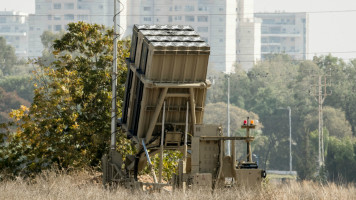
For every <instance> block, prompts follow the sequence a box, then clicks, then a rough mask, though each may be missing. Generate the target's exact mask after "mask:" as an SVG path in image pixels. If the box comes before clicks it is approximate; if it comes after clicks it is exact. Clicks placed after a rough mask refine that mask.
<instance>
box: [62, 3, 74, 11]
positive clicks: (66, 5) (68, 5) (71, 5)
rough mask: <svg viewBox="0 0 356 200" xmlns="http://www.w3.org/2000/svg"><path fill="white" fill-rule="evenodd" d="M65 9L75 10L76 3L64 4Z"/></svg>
mask: <svg viewBox="0 0 356 200" xmlns="http://www.w3.org/2000/svg"><path fill="white" fill-rule="evenodd" d="M64 9H67V10H73V9H74V3H65V4H64Z"/></svg>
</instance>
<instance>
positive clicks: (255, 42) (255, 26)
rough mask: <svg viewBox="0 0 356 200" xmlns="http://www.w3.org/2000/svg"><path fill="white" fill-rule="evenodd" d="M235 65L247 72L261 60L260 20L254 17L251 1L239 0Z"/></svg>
mask: <svg viewBox="0 0 356 200" xmlns="http://www.w3.org/2000/svg"><path fill="white" fill-rule="evenodd" d="M238 11H239V12H238V14H239V24H238V27H237V39H236V42H237V52H236V54H237V64H238V65H240V66H241V67H242V69H244V70H246V71H248V70H249V69H251V68H252V67H253V66H254V64H255V63H256V62H257V61H258V60H260V59H261V20H260V19H256V18H255V17H254V14H253V11H254V4H253V0H239V6H238Z"/></svg>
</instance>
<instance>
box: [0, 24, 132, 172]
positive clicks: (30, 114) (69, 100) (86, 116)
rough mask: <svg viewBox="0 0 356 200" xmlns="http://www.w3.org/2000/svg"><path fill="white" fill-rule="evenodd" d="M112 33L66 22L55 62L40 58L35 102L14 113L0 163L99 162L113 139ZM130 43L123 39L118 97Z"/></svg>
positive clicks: (30, 168)
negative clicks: (13, 126)
mask: <svg viewBox="0 0 356 200" xmlns="http://www.w3.org/2000/svg"><path fill="white" fill-rule="evenodd" d="M113 37H114V35H113V31H112V29H106V28H105V27H104V26H101V25H90V24H86V23H84V22H78V23H70V24H68V32H67V33H65V34H64V35H63V36H62V37H61V38H60V39H58V40H56V41H55V42H54V45H53V51H52V53H53V54H54V55H55V60H54V62H52V63H51V64H50V65H49V66H46V65H44V64H43V63H41V62H36V64H38V65H39V66H40V70H41V71H38V72H37V73H36V74H35V80H36V81H37V84H36V89H35V90H34V99H33V103H32V104H31V106H30V107H29V108H26V107H22V108H21V109H19V110H15V111H13V112H12V113H11V116H12V117H13V119H14V122H15V125H16V126H17V131H16V133H14V134H10V133H7V142H6V145H5V147H3V148H0V154H3V155H7V156H5V157H4V158H3V159H1V160H0V168H7V169H10V170H12V171H20V170H21V171H22V172H35V171H39V170H41V169H43V168H46V167H49V166H51V165H52V164H54V163H56V164H57V165H58V166H59V167H64V168H66V167H69V166H87V165H91V166H96V165H98V164H99V160H100V158H101V156H102V154H103V153H104V152H105V151H106V150H107V147H108V142H109V139H110V121H111V120H110V119H111V116H110V113H111V112H110V107H111V97H112V94H111V71H112V70H111V69H112V62H113V56H112V54H113V53H112V52H113V45H112V43H113ZM129 45H130V44H129V42H128V41H120V42H119V48H118V49H119V52H118V59H117V62H118V68H119V69H118V74H117V75H118V83H119V88H118V94H117V95H118V96H119V98H118V99H119V100H120V99H122V96H123V90H124V88H123V86H122V85H124V82H125V78H126V75H125V74H126V68H125V67H124V59H125V58H126V57H128V54H129V52H128V49H129ZM37 61H38V60H37ZM118 105H120V102H118ZM118 110H120V107H118ZM121 139H122V138H121ZM119 141H120V140H119ZM123 145H124V146H127V143H124V144H123ZM119 147H120V145H119ZM125 148H128V147H125Z"/></svg>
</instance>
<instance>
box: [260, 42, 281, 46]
mask: <svg viewBox="0 0 356 200" xmlns="http://www.w3.org/2000/svg"><path fill="white" fill-rule="evenodd" d="M261 45H262V46H281V43H277V42H265V43H261Z"/></svg>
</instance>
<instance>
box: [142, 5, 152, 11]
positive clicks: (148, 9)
mask: <svg viewBox="0 0 356 200" xmlns="http://www.w3.org/2000/svg"><path fill="white" fill-rule="evenodd" d="M143 11H151V7H147V6H145V7H143Z"/></svg>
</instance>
